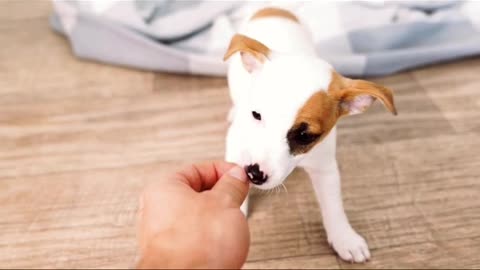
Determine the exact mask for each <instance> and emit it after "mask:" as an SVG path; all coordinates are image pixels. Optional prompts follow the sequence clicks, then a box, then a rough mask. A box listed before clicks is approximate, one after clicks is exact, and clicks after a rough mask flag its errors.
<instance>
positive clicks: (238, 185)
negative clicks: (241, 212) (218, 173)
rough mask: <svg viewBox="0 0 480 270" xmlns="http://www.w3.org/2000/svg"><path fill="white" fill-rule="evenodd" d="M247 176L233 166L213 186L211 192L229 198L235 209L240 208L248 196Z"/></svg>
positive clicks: (240, 169)
mask: <svg viewBox="0 0 480 270" xmlns="http://www.w3.org/2000/svg"><path fill="white" fill-rule="evenodd" d="M248 188H249V184H248V181H247V175H246V174H245V172H244V171H243V169H242V168H241V167H238V166H235V167H233V168H231V169H230V170H229V171H228V172H226V173H225V174H224V175H223V176H222V177H221V178H220V179H219V180H218V182H217V183H216V184H215V186H213V188H212V191H213V192H217V193H220V194H225V195H227V196H229V197H230V198H231V199H232V201H233V203H234V205H235V206H236V207H240V205H241V204H242V203H243V201H244V200H245V198H246V197H247V194H248Z"/></svg>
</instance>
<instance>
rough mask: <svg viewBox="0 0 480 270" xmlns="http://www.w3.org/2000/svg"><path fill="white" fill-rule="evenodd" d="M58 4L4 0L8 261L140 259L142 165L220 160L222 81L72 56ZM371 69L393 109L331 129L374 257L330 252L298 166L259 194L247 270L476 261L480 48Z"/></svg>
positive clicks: (2, 210)
mask: <svg viewBox="0 0 480 270" xmlns="http://www.w3.org/2000/svg"><path fill="white" fill-rule="evenodd" d="M50 10H51V7H50V3H49V2H46V1H29V2H28V3H27V2H22V1H11V2H7V1H1V2H0V267H2V268H14V267H15V268H26V267H35V268H38V267H43V268H53V267H55V268H58V267H63V268H86V267H89V268H100V267H101V268H127V267H132V265H133V260H134V257H135V233H134V224H135V211H136V208H137V198H138V195H139V191H140V190H141V188H142V185H143V183H144V179H145V176H146V175H149V174H150V173H151V172H152V171H156V172H160V173H165V172H168V171H171V170H174V169H175V168H177V167H178V166H181V165H182V164H186V163H190V162H195V161H200V160H208V159H221V158H222V157H223V152H224V136H225V131H226V128H227V124H226V120H225V119H226V113H227V111H228V109H229V98H228V92H227V87H226V82H225V80H224V79H220V78H203V77H189V76H179V75H166V74H156V73H152V72H142V71H137V70H129V69H124V68H119V67H112V66H107V65H103V64H97V63H92V62H86V61H81V60H78V59H76V58H75V57H74V56H73V55H72V52H71V49H70V47H69V45H68V43H67V41H66V40H65V39H64V38H63V37H61V36H58V35H56V34H54V33H53V32H52V31H51V30H50V29H49V26H48V23H47V16H48V14H49V12H50ZM375 80H376V81H378V82H381V83H384V84H386V85H388V86H389V87H391V88H393V89H394V90H395V94H396V102H397V108H398V110H399V115H398V116H397V117H393V116H391V115H390V114H389V113H387V112H386V111H385V110H383V109H382V108H381V106H379V105H377V106H375V107H374V108H373V109H372V110H370V111H369V112H368V113H367V114H364V115H361V116H356V117H351V118H349V119H344V120H342V122H341V123H340V124H339V139H338V142H339V147H338V159H339V162H340V169H341V173H342V177H343V192H344V201H345V207H346V210H347V214H348V216H349V218H350V220H351V222H352V225H353V227H354V228H355V229H357V230H358V232H360V233H361V234H362V235H363V236H365V238H366V239H367V241H368V243H369V246H370V247H371V249H372V255H373V258H372V260H371V262H369V263H368V264H365V265H351V264H348V263H344V262H342V261H340V260H339V259H338V258H337V257H336V256H335V255H334V253H333V252H332V250H331V249H330V248H329V246H328V244H327V242H326V237H325V232H324V230H323V226H322V222H321V217H320V213H319V209H318V206H317V205H316V202H315V198H314V194H313V192H312V188H311V186H310V183H309V181H308V179H307V176H306V174H305V173H304V172H303V171H301V170H296V171H294V173H293V174H292V175H291V176H290V178H289V179H288V181H287V182H286V186H287V189H288V193H287V192H280V193H275V194H268V195H267V194H261V193H257V194H255V195H254V197H253V202H252V209H251V218H250V220H249V224H250V226H251V234H252V245H251V249H250V254H249V257H248V262H247V264H246V265H245V267H246V268H256V267H262V268H289V267H290V268H293V267H294V268H326V267H328V268H365V267H368V268H391V267H395V268H433V267H435V268H437V267H438V268H450V267H454V268H479V267H480V255H479V254H480V136H479V135H480V59H479V58H477V59H471V60H463V61H458V62H454V63H449V64H442V65H437V66H433V67H428V68H422V69H418V70H414V71H410V72H404V73H401V74H398V75H394V76H389V77H385V78H378V79H375Z"/></svg>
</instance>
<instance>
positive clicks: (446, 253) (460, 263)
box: [340, 237, 480, 269]
mask: <svg viewBox="0 0 480 270" xmlns="http://www.w3.org/2000/svg"><path fill="white" fill-rule="evenodd" d="M479 240H480V238H478V237H477V238H471V239H459V240H453V241H439V242H434V243H423V244H413V245H406V246H397V247H391V248H385V249H381V250H375V251H373V255H372V256H373V259H372V260H371V261H369V262H368V263H366V264H350V263H347V262H340V265H341V268H342V269H412V268H413V269H477V268H479V267H480V256H478V253H479V252H480V248H479V246H478V241H479Z"/></svg>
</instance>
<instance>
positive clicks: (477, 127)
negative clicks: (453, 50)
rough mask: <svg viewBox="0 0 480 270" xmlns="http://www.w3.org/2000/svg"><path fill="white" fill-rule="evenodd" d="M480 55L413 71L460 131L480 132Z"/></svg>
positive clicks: (429, 94) (432, 98)
mask: <svg viewBox="0 0 480 270" xmlns="http://www.w3.org/2000/svg"><path fill="white" fill-rule="evenodd" d="M479 73H480V58H474V59H469V60H464V61H461V62H453V63H449V64H446V65H440V66H438V67H429V68H424V69H420V70H416V71H413V72H412V75H413V76H414V78H415V80H416V81H418V83H419V84H420V85H422V87H423V88H424V89H425V90H426V91H427V93H428V96H429V97H430V98H431V100H432V101H433V102H434V103H435V105H436V106H438V107H439V108H440V109H441V111H442V114H443V115H444V116H445V118H446V119H448V120H449V121H450V123H451V125H452V126H453V127H454V128H455V130H456V131H458V132H470V131H471V132H475V133H476V134H480V91H478V89H479V88H480V82H479V80H478V74H479Z"/></svg>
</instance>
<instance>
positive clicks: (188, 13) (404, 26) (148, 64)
mask: <svg viewBox="0 0 480 270" xmlns="http://www.w3.org/2000/svg"><path fill="white" fill-rule="evenodd" d="M268 5H274V6H277V7H282V8H285V9H288V10H290V11H292V12H293V13H295V14H296V15H297V16H298V17H299V18H300V20H301V22H302V23H304V24H305V25H306V26H307V27H308V28H309V29H310V31H311V33H312V37H313V39H314V41H315V45H316V48H317V50H318V53H319V55H320V56H321V57H322V58H324V59H325V60H327V61H328V62H330V63H331V64H332V65H333V66H334V67H335V68H336V69H337V70H338V71H339V72H341V73H343V74H345V75H350V76H356V77H359V76H377V75H385V74H390V73H394V72H398V71H401V70H405V69H409V68H413V67H418V66H422V65H426V64H431V63H436V62H439V61H446V60H452V59H457V58H462V57H467V56H472V55H477V54H479V53H480V2H476V1H395V2H387V3H380V2H378V1H374V2H368V1H361V2H360V1H358V2H329V1H309V2H302V1H300V2H299V1H296V2H250V1H249V2H244V1H173V0H163V1H145V0H126V1H111V0H107V1H82V0H78V1H72V0H70V1H65V0H54V14H53V15H52V16H51V18H50V22H51V25H52V27H53V28H54V29H55V30H56V31H58V32H60V33H62V34H63V35H65V36H66V37H67V38H68V40H69V41H70V44H71V46H72V48H73V52H74V53H75V55H77V56H78V57H80V58H85V59H91V60H96V61H101V62H105V63H110V64H116V65H122V66H129V67H134V68H140V69H146V70H154V71H166V72H175V73H190V74H204V75H220V76H223V75H225V73H226V64H225V63H224V62H222V56H223V53H224V51H225V48H226V47H227V45H228V43H229V41H230V38H231V36H232V35H233V34H234V33H235V32H236V31H237V29H238V28H239V26H240V25H241V24H242V23H244V22H245V21H246V20H248V18H249V17H250V16H251V15H252V14H253V12H255V11H256V10H258V9H259V8H262V7H264V6H268Z"/></svg>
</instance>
